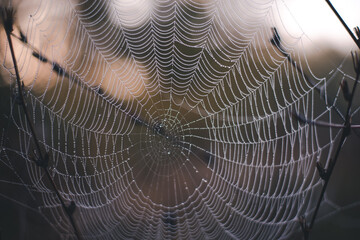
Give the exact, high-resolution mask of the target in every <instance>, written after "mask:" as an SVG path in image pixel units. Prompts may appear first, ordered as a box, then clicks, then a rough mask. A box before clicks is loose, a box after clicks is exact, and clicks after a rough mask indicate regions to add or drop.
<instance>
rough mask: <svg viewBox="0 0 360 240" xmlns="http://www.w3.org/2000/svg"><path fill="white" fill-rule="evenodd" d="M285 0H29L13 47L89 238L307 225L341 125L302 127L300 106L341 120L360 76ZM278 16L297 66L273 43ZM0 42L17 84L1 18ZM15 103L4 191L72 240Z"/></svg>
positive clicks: (7, 76)
mask: <svg viewBox="0 0 360 240" xmlns="http://www.w3.org/2000/svg"><path fill="white" fill-rule="evenodd" d="M284 6H286V3H285V2H282V1H235V0H221V1H220V0H219V1H201V0H198V1H195V0H194V1H190V0H189V1H173V0H169V1H165V0H161V1H160V0H156V1H155V0H154V1H148V0H137V1H130V0H129V1H115V0H114V1H78V2H77V1H40V0H39V1H33V2H32V3H31V4H26V3H22V4H19V6H17V7H18V9H17V16H18V19H17V24H16V27H15V30H14V35H15V36H18V37H19V38H20V40H19V39H15V40H14V44H15V52H16V57H17V61H18V65H19V69H20V76H21V78H22V81H23V82H24V85H25V89H26V92H25V93H26V103H27V107H28V109H29V111H30V112H31V116H32V120H33V122H34V124H35V127H36V131H37V134H38V137H39V139H40V143H41V146H42V148H43V150H44V151H46V152H47V153H48V154H49V156H50V163H49V171H50V174H51V176H52V178H53V179H54V182H55V184H56V186H57V187H58V189H59V191H60V194H61V195H62V196H63V198H64V199H65V200H67V201H68V202H70V201H74V202H75V203H76V206H77V208H76V212H75V215H74V216H75V220H76V222H77V225H78V227H79V231H80V233H81V235H82V236H83V237H84V238H85V239H128V238H134V239H140V238H146V239H154V238H163V239H172V238H176V239H178V238H179V239H188V238H192V239H206V238H210V239H233V238H234V239H280V238H289V237H290V236H292V235H293V234H294V232H295V233H296V232H298V233H299V229H300V225H299V220H298V218H299V217H300V216H302V215H305V216H309V215H310V214H311V213H312V212H313V210H314V208H315V204H316V199H317V197H318V194H319V191H320V189H321V187H322V184H323V181H322V180H321V179H320V178H319V176H318V173H317V170H316V162H317V161H320V162H322V163H323V165H326V164H327V163H328V161H329V159H330V158H331V150H332V148H333V145H334V143H336V140H337V137H338V134H339V132H338V130H336V129H332V128H329V129H328V128H326V129H324V128H321V127H316V126H309V125H301V124H299V122H298V121H297V120H296V119H294V118H292V117H291V113H293V112H297V113H301V114H303V115H304V116H305V117H306V118H307V119H319V120H322V121H326V122H329V123H334V122H338V120H341V118H342V117H343V116H342V115H341V112H342V110H341V106H342V104H343V102H341V99H340V100H339V98H341V95H339V92H340V90H339V88H338V85H337V84H338V83H339V81H340V80H342V79H347V80H350V81H353V80H354V78H353V77H352V76H351V73H348V72H349V71H347V70H346V66H348V65H346V61H347V59H348V57H349V56H347V57H345V58H344V59H343V60H342V61H341V62H340V63H339V64H337V65H334V63H333V62H331V60H329V59H325V60H324V62H325V64H327V63H329V66H330V67H329V69H327V70H326V71H325V72H326V74H325V75H324V74H322V76H317V75H318V74H316V73H315V71H316V66H313V65H312V64H311V62H310V60H308V55H309V53H308V52H307V51H306V46H308V45H307V44H309V42H310V44H312V42H311V40H310V39H309V38H308V37H307V36H306V33H304V32H302V30H301V29H300V28H299V32H300V33H299V34H297V35H294V34H293V33H291V32H290V30H292V29H287V27H286V24H285V23H284V22H283V21H282V16H281V11H280V10H279V9H280V8H281V9H282V8H284ZM15 7H16V6H15ZM274 26H275V27H276V28H277V29H278V30H279V32H280V33H281V38H282V42H281V47H282V49H283V50H284V51H285V52H286V53H288V54H289V56H291V58H292V59H293V60H294V61H295V62H296V66H297V67H298V68H299V69H300V70H299V69H297V68H296V67H295V65H293V64H291V62H290V61H289V58H288V57H287V56H284V54H282V53H281V52H280V51H279V49H278V48H277V47H276V46H275V45H273V44H271V43H270V39H272V38H273V31H272V29H271V27H274ZM20 31H21V32H20ZM21 35H24V36H26V39H25V40H24V38H22V41H21ZM0 43H1V46H0V47H1V49H0V50H1V62H2V70H1V71H2V75H3V79H4V81H3V82H6V84H7V86H8V87H7V91H8V90H9V88H10V90H11V92H13V93H15V92H16V91H17V90H16V89H17V88H16V85H15V77H14V75H13V72H14V69H13V65H12V61H11V55H10V52H9V46H8V43H7V41H6V39H5V34H4V32H3V30H2V32H1V42H0ZM323 72H324V71H323ZM305 75H307V76H310V77H311V79H312V80H311V82H309V80H308V79H307V78H306V77H305ZM330 85H331V86H332V88H330V87H329V86H330ZM333 86H335V87H333ZM7 96H8V95H7ZM6 104H7V105H6V106H7V109H8V112H6V113H5V114H3V117H2V119H1V121H2V131H1V134H2V135H1V138H0V140H1V141H0V146H1V152H0V154H1V160H0V164H1V165H0V166H1V169H2V170H1V171H2V172H5V173H6V174H2V175H1V179H0V180H1V184H2V185H3V186H5V188H4V189H5V190H4V191H2V193H1V196H4V197H7V198H10V199H12V200H13V201H15V202H18V203H20V204H22V205H25V206H27V207H29V208H31V209H34V210H35V211H37V212H39V213H41V215H42V216H43V217H45V218H46V219H47V220H48V221H49V222H50V223H51V225H52V226H53V228H54V229H55V230H56V231H57V232H58V233H59V235H60V236H61V237H62V238H69V239H73V238H75V235H74V234H73V233H72V227H71V225H70V222H69V221H68V218H67V216H66V214H65V212H64V210H63V209H62V206H61V204H60V202H59V200H58V198H57V197H56V194H55V193H54V191H53V189H52V188H51V185H50V183H49V181H48V179H46V177H45V175H44V172H43V171H42V169H41V168H39V167H38V166H36V164H34V162H33V161H32V158H34V157H36V155H37V153H36V152H34V151H33V149H34V144H33V141H32V135H31V133H30V130H29V127H28V125H27V123H26V120H25V116H24V114H23V113H22V111H21V109H20V107H19V106H18V105H17V104H16V97H14V96H13V95H11V96H8V98H7V103H6ZM357 110H358V108H356V109H355V111H354V112H355V113H357ZM338 113H339V114H338ZM14 189H18V190H14ZM19 192H21V193H22V194H21V195H20V194H19ZM25 195H26V198H25V197H24V196H25ZM25 199H26V200H25ZM324 202H325V203H324V204H325V205H326V207H325V210H324V213H323V215H322V216H325V217H326V216H327V215H326V214H329V213H334V212H336V211H339V210H341V206H339V205H337V204H335V203H334V202H333V201H332V200H331V199H329V198H328V197H325V201H324Z"/></svg>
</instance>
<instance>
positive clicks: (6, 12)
mask: <svg viewBox="0 0 360 240" xmlns="http://www.w3.org/2000/svg"><path fill="white" fill-rule="evenodd" d="M1 15H2V21H3V24H4V29H5V33H6V37H7V40H8V43H9V47H10V53H11V57H12V61H13V64H14V69H15V75H16V82H17V86H18V94H19V98H20V105H21V106H22V109H23V111H24V113H25V118H26V121H27V123H28V125H29V128H30V132H31V135H32V137H33V140H34V143H35V147H36V150H37V154H38V158H39V159H33V161H34V162H35V163H36V164H37V165H38V166H39V167H41V168H42V169H44V171H45V175H46V177H47V179H48V180H49V181H50V184H51V186H52V188H53V190H54V192H55V193H56V195H57V197H58V199H59V201H60V203H61V206H62V208H63V209H64V210H65V213H66V214H67V216H68V217H69V220H70V223H71V225H72V227H73V229H74V233H75V235H76V237H77V238H78V239H81V237H80V234H79V231H78V229H77V227H76V223H75V221H74V219H73V212H74V210H75V206H76V205H75V202H73V201H71V204H70V205H69V206H66V204H65V202H64V200H63V198H62V196H61V194H60V192H59V191H58V189H57V187H56V184H55V182H54V180H53V179H52V177H51V175H50V173H49V170H48V168H47V163H48V154H47V153H46V154H45V156H44V155H43V153H42V151H41V147H40V143H39V140H38V138H37V135H36V132H35V128H34V124H33V122H32V120H31V117H30V114H29V111H28V110H27V107H26V103H25V97H24V94H23V91H24V89H23V84H22V83H21V80H20V74H19V70H18V66H17V61H16V57H15V52H14V46H13V43H12V39H11V32H12V31H13V22H14V19H13V17H14V11H13V9H9V8H7V9H4V8H2V9H1Z"/></svg>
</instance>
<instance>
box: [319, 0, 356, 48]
mask: <svg viewBox="0 0 360 240" xmlns="http://www.w3.org/2000/svg"><path fill="white" fill-rule="evenodd" d="M325 1H326V2H327V4H328V5H329V7H330V8H331V10H332V11H333V12H334V13H335V15H336V17H337V18H338V19H339V20H340V22H341V24H342V25H343V26H344V28H345V29H346V31H347V32H348V33H349V35H350V37H351V38H352V39H353V40H354V42H355V44H356V45H357V46H358V48H359V49H360V41H359V39H357V38H356V37H355V35H354V33H353V32H352V31H351V30H350V28H349V27H348V26H347V24H346V23H345V21H344V20H343V19H342V17H341V16H340V14H339V13H338V12H337V10H336V9H335V8H334V6H333V5H332V3H331V2H330V0H325Z"/></svg>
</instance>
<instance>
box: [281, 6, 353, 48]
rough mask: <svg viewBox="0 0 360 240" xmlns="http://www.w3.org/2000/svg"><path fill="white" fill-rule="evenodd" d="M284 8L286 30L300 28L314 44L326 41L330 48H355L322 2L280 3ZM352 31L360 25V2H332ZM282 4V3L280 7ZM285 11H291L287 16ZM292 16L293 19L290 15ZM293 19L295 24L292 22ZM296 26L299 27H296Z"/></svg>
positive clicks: (328, 8) (338, 22)
mask: <svg viewBox="0 0 360 240" xmlns="http://www.w3.org/2000/svg"><path fill="white" fill-rule="evenodd" d="M279 2H282V3H283V4H284V6H283V7H282V10H281V11H283V12H284V15H283V16H284V17H283V21H284V22H286V23H285V24H289V28H287V29H296V28H298V27H299V26H300V27H301V29H302V30H303V32H305V34H306V35H307V36H308V37H309V38H310V39H311V40H312V41H314V42H318V41H324V39H325V41H326V42H327V43H329V44H331V45H337V46H338V45H339V43H341V44H342V46H343V48H344V50H345V51H349V50H351V49H356V48H355V44H354V42H353V40H352V39H351V37H350V36H349V34H348V33H347V32H346V30H345V28H344V27H343V26H342V24H341V23H340V21H339V20H338V19H337V17H336V15H335V14H334V13H333V12H332V10H331V9H330V7H329V5H328V4H327V3H326V1H325V0H301V1H299V0H280V1H279ZM331 3H332V4H333V6H334V7H335V8H336V9H337V11H338V12H339V14H340V15H341V16H342V18H343V19H344V21H345V22H346V23H347V25H348V26H349V28H350V29H351V30H353V29H354V27H356V26H360V0H332V1H331ZM280 5H281V4H280ZM286 8H288V10H290V11H289V12H290V13H291V14H289V13H286ZM290 15H292V16H290ZM291 18H293V19H296V22H297V23H296V22H295V21H294V20H293V19H291ZM296 24H298V26H296Z"/></svg>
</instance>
